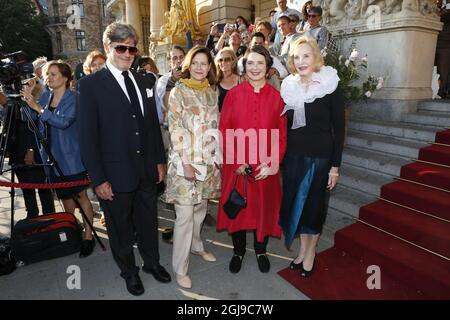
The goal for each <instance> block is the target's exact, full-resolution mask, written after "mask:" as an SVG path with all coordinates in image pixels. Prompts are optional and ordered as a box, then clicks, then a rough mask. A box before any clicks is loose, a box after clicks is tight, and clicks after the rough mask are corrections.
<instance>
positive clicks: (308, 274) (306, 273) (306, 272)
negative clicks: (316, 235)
mask: <svg viewBox="0 0 450 320" xmlns="http://www.w3.org/2000/svg"><path fill="white" fill-rule="evenodd" d="M315 266H316V259H314V261H313V265H312V268H311V270H305V269H304V268H303V263H302V270H301V271H300V276H302V277H303V278H309V277H311V276H312V274H313V273H314V268H315Z"/></svg>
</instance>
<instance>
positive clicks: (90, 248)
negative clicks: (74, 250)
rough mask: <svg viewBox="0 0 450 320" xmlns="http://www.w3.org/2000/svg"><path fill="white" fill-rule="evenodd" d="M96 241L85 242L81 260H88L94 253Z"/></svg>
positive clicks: (81, 249) (83, 242)
mask: <svg viewBox="0 0 450 320" xmlns="http://www.w3.org/2000/svg"><path fill="white" fill-rule="evenodd" d="M94 246H95V240H94V239H91V240H86V239H85V240H83V241H81V247H80V258H86V257H87V256H90V255H91V254H92V252H94Z"/></svg>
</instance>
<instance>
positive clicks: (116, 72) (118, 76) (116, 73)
mask: <svg viewBox="0 0 450 320" xmlns="http://www.w3.org/2000/svg"><path fill="white" fill-rule="evenodd" d="M106 66H107V67H108V70H109V71H111V73H112V75H113V76H114V78H116V80H117V82H118V83H119V85H120V87H121V88H122V91H123V93H125V95H126V96H127V98H128V101H130V103H131V100H130V96H129V95H128V91H127V87H126V85H125V78H124V77H123V75H122V71H120V70H119V69H117V68H116V67H114V66H113V65H112V64H111V63H110V62H109V61H106ZM128 75H129V76H130V79H131V81H133V84H134V87H135V88H136V92H137V96H138V99H139V105H140V107H141V111H142V114H144V104H143V102H142V96H141V90H140V89H139V87H138V85H137V83H136V79H134V77H133V73H131V72H130V71H129V70H128Z"/></svg>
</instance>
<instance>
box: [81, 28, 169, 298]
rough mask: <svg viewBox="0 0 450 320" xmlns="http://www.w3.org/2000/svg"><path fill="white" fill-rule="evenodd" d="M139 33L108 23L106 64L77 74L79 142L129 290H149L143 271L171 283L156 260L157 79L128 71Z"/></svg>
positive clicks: (160, 156)
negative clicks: (137, 259)
mask: <svg viewBox="0 0 450 320" xmlns="http://www.w3.org/2000/svg"><path fill="white" fill-rule="evenodd" d="M137 42H138V36H137V34H136V31H135V30H134V28H133V27H132V26H131V25H128V24H122V23H118V22H115V23H112V24H110V25H109V26H108V27H107V28H106V30H105V32H104V34H103V45H104V49H105V52H106V54H107V57H108V59H107V62H106V68H103V69H101V70H99V71H97V72H95V73H93V74H91V75H89V76H87V77H83V78H81V79H80V80H79V81H78V95H77V124H78V126H79V130H78V134H79V139H80V149H81V156H82V159H83V163H84V164H85V166H86V168H87V171H88V173H89V176H90V178H91V180H92V186H93V188H94V190H95V193H96V194H97V196H98V197H99V199H100V204H101V206H102V208H103V210H104V213H105V220H106V227H107V230H108V237H109V243H110V246H111V252H112V254H113V257H114V260H115V262H116V264H117V266H118V267H119V269H120V271H121V274H120V275H121V277H123V278H124V279H125V282H126V287H127V290H128V292H130V293H131V294H133V295H141V294H143V293H144V287H143V285H142V281H141V279H140V277H139V269H140V268H139V267H138V266H136V262H135V256H134V250H133V245H134V242H135V239H137V244H138V249H139V253H140V255H141V257H142V260H143V261H144V265H142V270H143V271H144V272H146V273H150V274H152V275H153V277H154V278H155V279H156V280H158V281H160V282H170V281H171V278H170V275H169V273H168V272H167V271H166V270H165V269H164V268H163V267H162V266H161V265H160V263H159V258H160V257H159V249H158V237H159V234H158V214H157V183H161V182H162V181H164V178H165V173H166V166H165V163H166V157H165V152H164V146H163V142H162V138H161V130H160V127H159V121H158V115H157V112H156V103H155V95H154V94H153V90H152V85H153V83H152V81H151V80H150V79H149V78H147V77H144V76H143V75H141V74H138V73H136V72H133V71H130V70H129V69H130V67H131V64H132V63H133V59H134V57H135V55H136V53H137V48H136V45H137Z"/></svg>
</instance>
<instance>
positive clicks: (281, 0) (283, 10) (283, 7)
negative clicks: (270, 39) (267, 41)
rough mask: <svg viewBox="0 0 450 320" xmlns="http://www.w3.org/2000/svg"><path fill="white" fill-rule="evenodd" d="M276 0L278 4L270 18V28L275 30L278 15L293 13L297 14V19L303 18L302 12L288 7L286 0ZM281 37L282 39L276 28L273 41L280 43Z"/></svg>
mask: <svg viewBox="0 0 450 320" xmlns="http://www.w3.org/2000/svg"><path fill="white" fill-rule="evenodd" d="M276 2H277V6H278V8H277V12H276V13H275V14H274V15H273V16H272V20H271V23H272V28H273V29H274V30H277V23H278V18H279V17H280V16H289V15H291V14H295V15H297V16H298V19H299V21H302V20H303V14H302V13H301V12H300V11H298V10H296V9H292V8H288V6H287V0H276ZM282 39H283V37H282V35H281V33H280V31H279V30H277V32H276V33H275V41H274V43H275V44H280V43H281V41H282Z"/></svg>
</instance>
